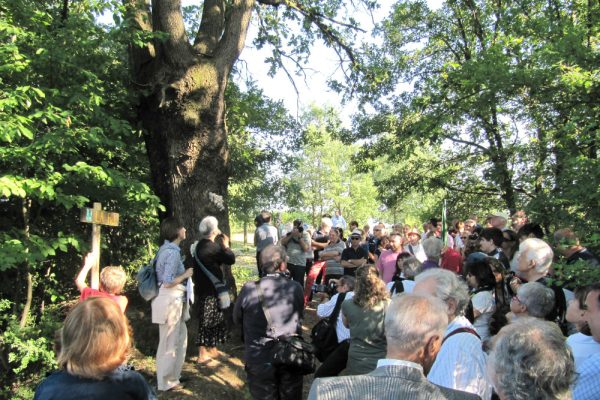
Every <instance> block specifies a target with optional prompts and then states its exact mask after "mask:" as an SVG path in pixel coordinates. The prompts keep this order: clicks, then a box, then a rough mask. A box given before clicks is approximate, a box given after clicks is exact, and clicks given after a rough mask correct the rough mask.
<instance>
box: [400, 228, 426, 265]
mask: <svg viewBox="0 0 600 400" xmlns="http://www.w3.org/2000/svg"><path fill="white" fill-rule="evenodd" d="M407 237H408V244H407V245H405V246H404V251H406V252H407V253H410V254H412V255H413V256H415V257H416V258H417V260H419V261H420V262H421V263H423V262H425V260H427V256H426V255H425V250H423V245H422V244H421V234H420V233H419V231H418V230H417V229H411V230H410V231H409V232H408V233H407Z"/></svg>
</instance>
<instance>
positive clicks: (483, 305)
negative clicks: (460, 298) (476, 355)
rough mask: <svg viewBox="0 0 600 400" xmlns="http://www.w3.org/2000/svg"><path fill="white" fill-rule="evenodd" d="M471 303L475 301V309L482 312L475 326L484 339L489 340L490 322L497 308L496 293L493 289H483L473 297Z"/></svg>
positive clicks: (474, 323)
mask: <svg viewBox="0 0 600 400" xmlns="http://www.w3.org/2000/svg"><path fill="white" fill-rule="evenodd" d="M471 303H473V310H477V311H478V312H480V313H481V315H480V316H479V317H477V318H475V322H473V326H474V327H475V330H476V331H477V334H478V335H479V337H480V338H481V340H482V341H485V340H488V339H489V338H490V329H489V327H488V323H489V321H490V318H491V316H492V313H493V312H494V311H495V310H496V302H495V301H494V294H493V292H492V291H491V290H482V291H481V292H478V293H475V294H474V295H473V297H471Z"/></svg>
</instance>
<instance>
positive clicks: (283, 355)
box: [254, 282, 315, 375]
mask: <svg viewBox="0 0 600 400" xmlns="http://www.w3.org/2000/svg"><path fill="white" fill-rule="evenodd" d="M254 284H255V286H256V291H257V292H258V302H259V303H260V306H261V307H262V309H263V312H264V313H265V318H266V319H267V329H268V330H269V331H271V333H272V334H273V335H274V334H275V328H274V327H273V322H272V320H271V314H270V313H269V310H268V309H267V307H266V306H265V302H264V296H263V292H262V289H261V288H260V285H259V283H258V282H255V283H254ZM273 340H274V342H275V343H274V345H273V353H272V354H273V359H272V361H271V363H272V364H273V366H274V367H277V368H285V369H287V370H289V371H291V372H297V373H300V374H302V375H308V374H312V373H313V372H315V348H314V347H313V345H311V344H310V343H307V342H306V341H305V340H304V338H303V337H302V336H300V335H289V336H285V335H282V336H279V337H278V338H276V339H273Z"/></svg>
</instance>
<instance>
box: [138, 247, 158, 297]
mask: <svg viewBox="0 0 600 400" xmlns="http://www.w3.org/2000/svg"><path fill="white" fill-rule="evenodd" d="M159 254H160V250H159V251H158V253H157V254H156V257H154V258H153V259H152V261H150V263H149V264H146V265H144V266H142V268H140V270H139V271H138V273H137V277H136V280H137V282H138V291H139V292H140V295H141V296H142V297H143V298H144V300H146V301H151V300H152V299H154V298H155V297H156V296H158V282H157V280H156V260H157V259H158V255H159Z"/></svg>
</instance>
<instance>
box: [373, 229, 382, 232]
mask: <svg viewBox="0 0 600 400" xmlns="http://www.w3.org/2000/svg"><path fill="white" fill-rule="evenodd" d="M380 231H381V229H373V232H380Z"/></svg>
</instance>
